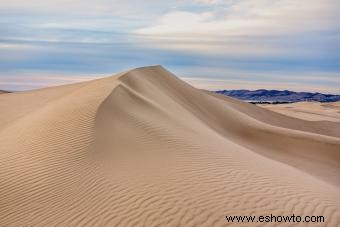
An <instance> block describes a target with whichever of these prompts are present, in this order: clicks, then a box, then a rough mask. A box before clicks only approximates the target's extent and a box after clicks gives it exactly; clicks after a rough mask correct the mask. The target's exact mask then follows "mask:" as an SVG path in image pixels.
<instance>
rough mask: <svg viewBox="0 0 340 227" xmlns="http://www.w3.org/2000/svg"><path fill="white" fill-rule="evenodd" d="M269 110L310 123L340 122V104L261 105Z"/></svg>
mask: <svg viewBox="0 0 340 227" xmlns="http://www.w3.org/2000/svg"><path fill="white" fill-rule="evenodd" d="M259 106H261V107H264V108H266V109H268V110H272V111H275V112H278V113H282V114H285V115H288V116H292V117H296V118H300V119H304V120H309V121H334V122H340V102H330V103H320V102H298V103H292V104H277V105H270V104H263V105H259Z"/></svg>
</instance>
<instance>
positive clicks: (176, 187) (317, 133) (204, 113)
mask: <svg viewBox="0 0 340 227" xmlns="http://www.w3.org/2000/svg"><path fill="white" fill-rule="evenodd" d="M0 109H1V111H0V197H1V198H0V226H15V227H17V226H228V225H232V223H228V222H227V220H226V218H225V216H226V215H270V214H273V215H291V214H295V215H324V216H325V221H326V222H325V223H319V224H318V223H313V224H312V226H334V227H335V226H340V123H339V122H338V123H337V122H333V121H307V120H302V119H297V118H293V117H290V116H286V115H283V114H280V113H276V112H272V111H270V110H267V109H264V108H261V107H258V106H255V105H252V104H247V103H244V102H241V101H237V100H235V99H232V98H227V97H223V96H220V95H216V94H213V93H210V92H206V91H201V90H198V89H195V88H193V87H191V86H190V85H188V84H186V83H184V82H183V81H181V80H180V79H178V78H177V77H175V76H174V75H173V74H171V73H170V72H168V71H167V70H165V69H164V68H162V67H160V66H155V67H144V68H138V69H134V70H131V71H127V72H124V73H120V74H117V75H115V76H112V77H107V78H103V79H98V80H94V81H90V82H84V83H78V84H72V85H67V86H59V87H52V88H46V89H40V90H35V91H29V92H17V93H10V94H1V95H0ZM279 224H280V223H276V224H275V223H253V224H245V223H244V224H241V223H239V224H238V223H234V225H235V226H275V225H278V226H279ZM296 224H297V223H295V225H296ZM280 225H281V226H292V225H290V224H282V223H281V224H280ZM304 225H305V224H304V223H300V224H299V226H304ZM306 226H307V225H306ZM310 226H311V225H310Z"/></svg>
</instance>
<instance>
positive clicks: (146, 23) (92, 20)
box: [0, 0, 340, 93]
mask: <svg viewBox="0 0 340 227" xmlns="http://www.w3.org/2000/svg"><path fill="white" fill-rule="evenodd" d="M339 11H340V3H339V1H337V0H309V1H296V0H174V1H159V0H158V1H156V0H144V1H141V0H124V1H123V0H111V1H110V0H82V1H80V0H72V1H71V0H50V1H46V0H31V1H22V0H11V1H4V0H0V89H9V90H27V89H34V88H39V87H45V86H51V85H59V84H65V83H72V82H78V81H82V80H89V79H92V78H97V77H101V76H107V75H110V74H113V73H116V72H119V71H123V70H126V69H129V68H134V67H139V66H145V65H158V64H160V65H163V66H165V67H166V68H168V69H169V70H171V71H173V72H174V73H175V74H176V75H178V76H180V77H181V78H183V79H185V80H186V81H188V82H190V83H192V84H193V85H195V86H197V87H200V88H205V89H213V90H214V89H223V88H225V89H243V88H246V89H257V88H275V89H290V90H306V91H307V90H308V91H322V92H330V93H340V24H339V23H340V14H339V13H338V12H339Z"/></svg>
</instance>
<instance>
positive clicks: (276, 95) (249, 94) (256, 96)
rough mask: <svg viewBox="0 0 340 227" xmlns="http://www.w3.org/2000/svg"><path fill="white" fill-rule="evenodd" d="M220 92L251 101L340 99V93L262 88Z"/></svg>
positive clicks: (219, 92)
mask: <svg viewBox="0 0 340 227" xmlns="http://www.w3.org/2000/svg"><path fill="white" fill-rule="evenodd" d="M215 92H216V93H218V94H222V95H226V96H231V97H234V98H237V99H241V100H244V101H247V102H251V103H273V104H277V103H292V102H303V101H317V102H337V101H340V95H331V94H322V93H318V92H316V93H311V92H294V91H288V90H284V91H279V90H266V89H260V90H255V91H250V90H220V91H215Z"/></svg>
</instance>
